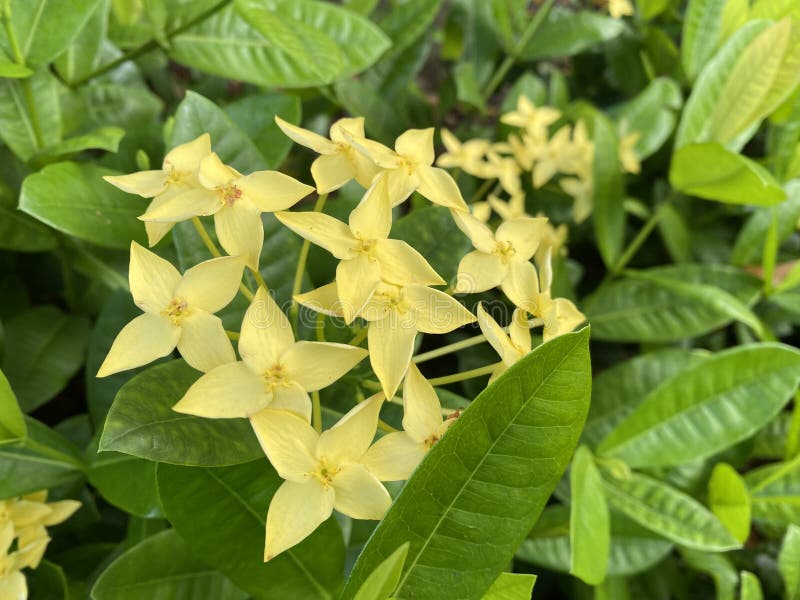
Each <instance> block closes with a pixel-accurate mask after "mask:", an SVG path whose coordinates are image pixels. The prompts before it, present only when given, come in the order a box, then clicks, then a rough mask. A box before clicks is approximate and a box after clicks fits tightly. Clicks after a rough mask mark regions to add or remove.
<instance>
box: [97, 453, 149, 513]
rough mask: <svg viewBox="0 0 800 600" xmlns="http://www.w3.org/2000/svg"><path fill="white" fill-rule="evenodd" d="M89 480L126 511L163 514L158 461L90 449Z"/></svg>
mask: <svg viewBox="0 0 800 600" xmlns="http://www.w3.org/2000/svg"><path fill="white" fill-rule="evenodd" d="M87 454H88V459H89V472H88V476H89V483H91V484H92V485H93V486H94V488H95V489H96V490H97V491H98V492H100V495H101V496H103V498H105V499H106V500H108V502H110V503H111V504H113V505H114V506H116V507H118V508H121V509H122V510H124V511H125V512H127V513H130V514H132V515H137V516H140V517H144V518H146V519H153V518H156V517H161V516H163V511H162V510H161V501H160V500H159V498H158V487H157V485H156V463H154V462H152V461H149V460H144V459H142V458H136V457H135V456H130V455H128V454H122V453H119V452H98V451H97V444H96V442H95V443H93V444H92V445H91V446H90V447H89V449H88V451H87Z"/></svg>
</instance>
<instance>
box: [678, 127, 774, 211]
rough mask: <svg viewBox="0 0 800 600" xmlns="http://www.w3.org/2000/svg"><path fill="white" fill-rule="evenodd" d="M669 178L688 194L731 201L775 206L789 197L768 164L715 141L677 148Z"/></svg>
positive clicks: (733, 202) (732, 202)
mask: <svg viewBox="0 0 800 600" xmlns="http://www.w3.org/2000/svg"><path fill="white" fill-rule="evenodd" d="M669 182H670V183H671V184H672V186H673V187H674V188H675V189H677V190H680V191H682V192H684V193H686V194H691V195H692V196H697V197H699V198H705V199H706V200H717V201H719V202H727V203H729V204H750V205H755V206H772V205H774V204H778V203H780V202H783V201H784V200H785V199H786V192H784V191H783V189H782V188H781V186H780V184H779V183H778V182H777V181H776V180H775V178H774V177H773V176H772V175H771V174H770V172H769V171H767V170H766V169H765V168H764V167H762V166H761V165H759V164H758V163H756V162H754V161H752V160H750V159H749V158H747V157H745V156H742V155H741V154H735V153H733V152H730V151H729V150H726V149H725V148H724V147H723V146H720V145H719V144H717V143H713V142H711V143H705V144H690V145H688V146H683V147H682V148H680V149H679V150H678V151H676V152H675V154H674V155H673V157H672V164H671V165H670V169H669Z"/></svg>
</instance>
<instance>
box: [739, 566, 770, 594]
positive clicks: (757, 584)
mask: <svg viewBox="0 0 800 600" xmlns="http://www.w3.org/2000/svg"><path fill="white" fill-rule="evenodd" d="M741 581H742V587H741V595H740V596H739V597H740V599H741V600H764V592H763V591H762V590H761V581H759V579H758V577H756V575H754V574H753V573H751V572H750V571H742V573H741Z"/></svg>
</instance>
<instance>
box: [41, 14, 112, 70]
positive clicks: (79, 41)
mask: <svg viewBox="0 0 800 600" xmlns="http://www.w3.org/2000/svg"><path fill="white" fill-rule="evenodd" d="M110 4H111V2H110V0H100V1H99V2H96V6H95V8H94V10H93V11H92V13H91V15H90V16H89V18H88V20H87V22H86V25H84V26H83V28H82V29H81V30H80V32H79V33H78V35H77V36H76V37H75V39H74V40H73V41H72V44H70V46H69V47H68V48H67V49H66V50H64V52H62V53H61V54H60V55H59V56H58V57H57V58H56V60H55V64H54V66H55V68H56V71H57V72H58V74H59V75H61V77H62V78H63V79H64V80H65V81H66V82H68V83H73V82H75V81H77V80H78V79H80V78H81V77H86V76H87V75H89V74H90V73H92V72H93V71H94V70H95V69H96V68H97V67H98V66H100V64H99V61H100V59H101V48H102V47H103V43H104V41H105V40H106V35H107V33H108V12H109V6H110Z"/></svg>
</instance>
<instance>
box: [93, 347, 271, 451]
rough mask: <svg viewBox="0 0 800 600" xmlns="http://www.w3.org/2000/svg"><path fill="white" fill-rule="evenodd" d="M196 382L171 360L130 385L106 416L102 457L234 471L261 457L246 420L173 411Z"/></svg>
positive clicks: (188, 371) (183, 366)
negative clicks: (130, 457) (225, 467)
mask: <svg viewBox="0 0 800 600" xmlns="http://www.w3.org/2000/svg"><path fill="white" fill-rule="evenodd" d="M199 376H200V373H198V372H197V371H195V370H194V369H192V368H191V367H189V366H188V365H187V364H186V363H185V362H183V361H182V360H173V361H170V362H168V363H164V364H162V365H157V366H155V367H151V368H149V369H147V370H146V371H144V372H142V373H140V374H139V375H137V376H136V377H134V378H133V379H131V380H130V381H128V383H126V384H125V385H123V386H122V389H120V391H119V393H118V394H117V397H116V399H115V400H114V404H113V405H112V406H111V410H110V411H109V412H108V417H106V424H105V427H104V429H103V435H102V437H101V438H100V451H103V450H115V451H117V452H124V453H125V454H131V455H133V456H138V457H139V458H146V459H147V460H154V461H158V462H165V463H170V464H176V465H193V466H223V465H234V464H238V463H243V462H247V461H251V460H255V459H256V458H258V457H259V456H262V455H263V452H262V451H261V448H260V446H259V445H258V441H257V440H256V437H255V435H254V434H253V431H252V429H251V428H250V424H249V423H248V422H247V421H246V420H245V419H202V418H200V417H194V416H192V415H184V414H181V413H177V412H175V411H174V410H172V407H173V406H174V405H175V404H176V403H177V402H178V400H180V399H181V398H182V397H183V395H184V394H185V393H186V390H187V389H189V386H190V385H191V384H193V383H194V382H195V381H196V380H197V379H198V377H199Z"/></svg>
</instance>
